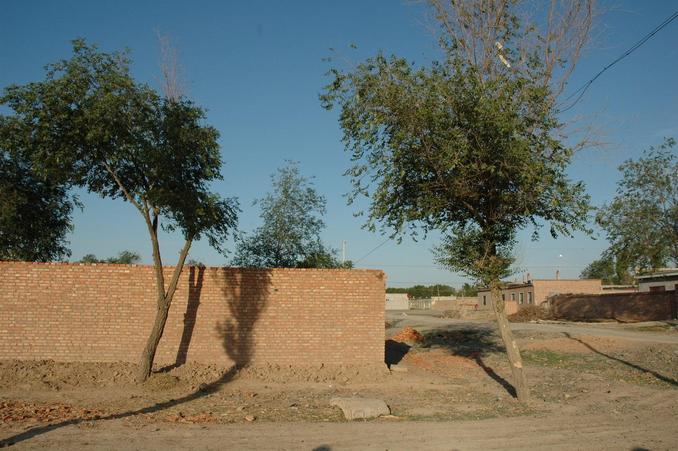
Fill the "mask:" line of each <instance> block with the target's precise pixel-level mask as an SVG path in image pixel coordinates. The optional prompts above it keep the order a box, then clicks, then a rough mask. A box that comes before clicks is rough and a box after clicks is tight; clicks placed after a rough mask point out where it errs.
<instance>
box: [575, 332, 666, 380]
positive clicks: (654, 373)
mask: <svg viewBox="0 0 678 451" xmlns="http://www.w3.org/2000/svg"><path fill="white" fill-rule="evenodd" d="M563 335H565V336H566V337H567V338H569V339H570V340H574V341H576V342H579V343H581V344H583V345H584V346H586V347H587V348H588V349H590V350H591V351H593V352H595V353H596V354H598V355H602V356H603V357H606V358H608V359H610V360H614V361H615V362H619V363H622V364H624V365H626V366H628V367H630V368H633V369H635V370H638V371H641V372H643V373H648V374H651V375H652V376H654V377H655V378H656V379H657V380H660V381H662V382H665V383H667V384H670V385H673V386H678V381H676V380H675V379H671V378H670V377H667V376H664V375H662V374H659V373H657V372H656V371H653V370H649V369H647V368H643V367H642V366H640V365H636V364H635V363H631V362H628V361H626V360H624V359H620V358H619V357H615V356H612V355H610V354H606V353H604V352H602V351H600V350H598V349H596V348H594V347H593V346H591V345H590V344H588V343H586V342H585V341H584V340H582V339H580V338H576V337H574V336H572V335H571V334H569V333H568V332H563Z"/></svg>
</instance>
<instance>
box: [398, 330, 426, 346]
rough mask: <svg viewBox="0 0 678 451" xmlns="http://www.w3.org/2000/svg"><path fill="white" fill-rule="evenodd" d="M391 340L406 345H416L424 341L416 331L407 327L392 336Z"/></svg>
mask: <svg viewBox="0 0 678 451" xmlns="http://www.w3.org/2000/svg"><path fill="white" fill-rule="evenodd" d="M391 340H393V341H398V342H401V343H407V344H416V343H421V342H422V341H423V340H424V336H423V335H422V334H421V333H420V332H419V331H418V330H416V329H413V328H411V327H409V326H408V327H406V328H404V329H403V330H401V331H400V332H399V333H397V334H395V335H394V336H392V337H391Z"/></svg>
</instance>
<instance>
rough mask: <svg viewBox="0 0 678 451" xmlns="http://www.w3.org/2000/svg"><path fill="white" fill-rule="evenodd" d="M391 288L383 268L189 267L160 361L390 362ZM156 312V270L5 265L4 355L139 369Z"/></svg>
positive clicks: (0, 292)
mask: <svg viewBox="0 0 678 451" xmlns="http://www.w3.org/2000/svg"><path fill="white" fill-rule="evenodd" d="M172 270H173V268H172V267H166V268H165V273H166V277H167V278H168V279H169V277H170V275H171V272H172ZM384 292H385V277H384V274H383V272H381V271H374V270H321V269H271V270H259V269H241V268H194V267H191V268H188V267H187V268H185V270H184V271H183V273H182V276H181V279H180V282H179V287H178V289H177V292H176V294H175V296H174V301H173V303H172V307H171V309H170V313H169V318H168V320H167V325H166V327H165V333H164V335H163V338H162V340H161V342H160V346H159V349H158V353H157V356H156V362H157V363H159V364H175V363H183V362H185V361H196V362H202V363H217V364H225V365H226V364H232V363H238V364H243V365H244V364H248V363H254V364H258V363H275V364H284V365H287V364H289V365H297V364H303V365H315V364H321V363H323V364H332V365H361V364H380V363H383V361H384ZM155 305H156V301H155V279H154V276H153V267H151V266H138V265H113V264H96V265H86V264H68V263H47V264H45V263H25V262H0V358H3V359H54V360H57V361H131V362H136V361H137V360H138V358H139V356H140V354H141V351H142V349H143V346H144V344H145V342H146V338H147V336H148V334H149V333H150V330H151V326H152V324H153V319H154V316H155Z"/></svg>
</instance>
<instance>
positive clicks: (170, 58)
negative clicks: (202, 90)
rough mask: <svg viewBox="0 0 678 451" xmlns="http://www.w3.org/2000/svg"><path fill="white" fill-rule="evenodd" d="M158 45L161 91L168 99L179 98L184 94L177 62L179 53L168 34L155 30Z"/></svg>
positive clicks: (180, 71) (180, 70)
mask: <svg viewBox="0 0 678 451" xmlns="http://www.w3.org/2000/svg"><path fill="white" fill-rule="evenodd" d="M156 35H157V36H158V44H159V46H160V70H161V72H162V91H163V93H164V94H165V97H167V98H168V99H170V100H179V99H180V98H181V97H182V96H184V95H185V94H186V90H185V85H184V82H183V77H182V73H183V71H182V68H181V65H180V63H179V54H178V52H177V49H176V47H174V46H173V45H172V40H171V39H170V36H169V35H168V34H163V33H161V32H159V31H156Z"/></svg>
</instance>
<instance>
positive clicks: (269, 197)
mask: <svg viewBox="0 0 678 451" xmlns="http://www.w3.org/2000/svg"><path fill="white" fill-rule="evenodd" d="M271 181H272V185H273V186H272V191H271V192H270V193H267V194H266V195H265V196H264V197H263V198H262V199H259V200H256V201H255V202H254V204H255V205H259V208H260V210H261V213H260V216H261V219H262V225H261V226H260V227H258V228H257V229H256V230H255V231H254V232H253V233H252V234H251V235H249V236H247V235H244V236H243V237H241V238H240V239H239V240H238V242H237V245H236V251H235V256H234V258H233V260H232V264H233V265H235V266H245V267H255V268H296V267H304V268H334V267H338V266H340V263H339V262H338V261H337V259H336V257H335V252H334V251H333V250H332V249H330V248H328V247H327V246H325V244H324V243H323V242H322V240H321V238H320V233H321V232H322V231H323V229H324V228H325V222H324V221H323V215H324V214H325V203H326V201H325V198H324V197H323V196H322V195H320V194H318V192H317V191H316V189H315V187H314V186H313V184H312V181H311V180H309V179H308V178H306V177H304V176H302V175H301V174H300V173H299V167H298V165H297V164H296V163H289V164H288V165H287V166H284V167H282V168H279V169H278V170H277V172H276V173H275V174H273V175H272V176H271Z"/></svg>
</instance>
